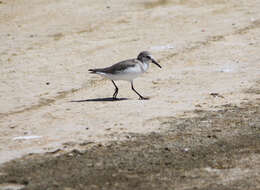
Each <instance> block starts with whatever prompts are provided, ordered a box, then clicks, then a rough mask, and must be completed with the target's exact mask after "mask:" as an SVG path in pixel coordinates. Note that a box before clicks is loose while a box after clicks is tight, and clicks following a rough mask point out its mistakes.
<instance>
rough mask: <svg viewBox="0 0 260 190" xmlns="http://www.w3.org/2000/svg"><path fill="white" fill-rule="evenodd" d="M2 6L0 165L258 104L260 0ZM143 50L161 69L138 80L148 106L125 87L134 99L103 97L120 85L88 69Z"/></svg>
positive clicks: (24, 1) (124, 93)
mask: <svg viewBox="0 0 260 190" xmlns="http://www.w3.org/2000/svg"><path fill="white" fill-rule="evenodd" d="M0 2H1V3H0V42H1V43H0V105H1V107H0V153H1V156H0V163H3V162H6V161H8V160H11V159H14V158H17V157H21V156H22V155H26V154H30V153H36V152H49V151H55V150H57V149H61V150H62V151H67V150H70V149H72V148H75V147H76V148H82V146H80V144H88V143H90V142H94V143H106V142H108V141H111V140H124V139H126V138H127V135H126V134H128V133H129V132H134V133H140V134H145V133H149V132H152V131H156V132H158V131H160V130H163V127H164V126H163V125H160V118H167V117H180V116H181V117H189V116H191V115H192V112H187V111H192V110H194V109H198V108H199V109H201V110H215V109H217V108H218V106H222V105H226V104H234V105H240V104H241V102H249V101H251V100H254V99H256V98H259V93H247V91H246V90H247V89H250V88H252V87H253V86H254V85H255V84H256V81H258V80H259V79H260V77H259V76H260V54H259V52H260V11H259V10H260V1H259V0H249V1H243V0H230V1H225V0H196V1H189V0H183V1H181V0H179V1H178V0H172V1H170V0H169V1H167V0H158V1H148V0H146V1H138V0H133V1H126V0H124V1H122V0H110V1H95V0H88V1H84V0H78V1H72V0H69V1H61V0H55V1H53V0H44V1H43V0H37V1H31V0H19V1H18V0H8V1H7V0H1V1H0ZM143 50H149V51H151V52H152V54H153V55H154V57H155V58H157V59H158V60H159V62H160V64H161V65H162V69H159V68H158V67H156V66H151V68H150V70H149V72H148V73H147V74H145V75H144V76H143V77H141V78H138V79H137V80H136V81H135V88H136V89H137V90H138V91H139V92H140V93H141V94H143V95H144V96H149V97H150V100H148V101H140V100H138V97H137V96H136V95H135V94H134V92H132V91H131V89H130V84H129V83H127V82H118V83H117V84H118V86H119V95H118V96H119V97H120V98H128V99H127V100H122V101H116V102H114V101H102V100H106V99H104V98H108V97H111V96H112V94H113V91H114V88H113V84H112V83H111V82H110V81H107V80H103V79H101V78H100V77H99V76H95V75H90V74H88V69H89V68H96V67H105V66H109V65H111V64H113V63H115V62H118V61H121V60H124V59H128V58H134V57H136V56H137V54H138V53H139V52H140V51H143ZM211 93H213V95H210V94H211ZM214 93H217V95H216V96H214ZM84 100H86V101H84ZM71 101H78V102H71ZM23 136H25V139H21V138H20V137H23ZM28 136H29V137H28ZM18 137H19V138H20V139H19V138H18ZM30 137H31V138H30ZM83 148H84V147H83Z"/></svg>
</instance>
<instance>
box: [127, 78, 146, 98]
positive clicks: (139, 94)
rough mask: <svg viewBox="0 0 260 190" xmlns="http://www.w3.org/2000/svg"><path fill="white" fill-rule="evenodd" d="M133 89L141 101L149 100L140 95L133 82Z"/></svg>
mask: <svg viewBox="0 0 260 190" xmlns="http://www.w3.org/2000/svg"><path fill="white" fill-rule="evenodd" d="M131 87H132V90H133V91H134V92H135V93H136V94H137V95H138V96H139V99H140V100H147V99H148V98H145V97H143V96H142V95H141V94H139V93H138V92H137V91H136V90H135V89H134V84H133V81H131Z"/></svg>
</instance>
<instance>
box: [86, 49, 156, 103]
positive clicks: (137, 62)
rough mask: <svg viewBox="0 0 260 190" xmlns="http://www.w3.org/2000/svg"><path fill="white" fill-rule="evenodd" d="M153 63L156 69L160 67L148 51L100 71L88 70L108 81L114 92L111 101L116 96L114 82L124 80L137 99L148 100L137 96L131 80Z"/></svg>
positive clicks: (116, 88)
mask: <svg viewBox="0 0 260 190" xmlns="http://www.w3.org/2000/svg"><path fill="white" fill-rule="evenodd" d="M151 62H152V63H154V64H155V65H157V66H158V67H160V68H161V66H160V65H159V64H158V63H157V61H156V60H155V59H154V58H153V56H152V55H151V54H150V53H149V52H148V51H143V52H141V53H139V55H138V56H137V58H135V59H127V60H124V61H121V62H119V63H116V64H114V65H112V66H110V67H106V68H101V69H89V71H91V73H94V74H99V75H101V76H102V77H104V78H107V79H110V80H111V81H112V83H113V84H114V86H115V92H114V94H113V99H114V100H116V99H117V98H116V96H117V94H118V87H117V86H116V83H115V82H114V81H115V80H125V81H129V82H130V83H131V87H132V90H133V91H134V92H135V93H136V94H137V95H138V96H139V99H141V100H143V99H148V98H145V97H143V96H142V95H141V94H139V93H138V92H137V91H136V90H135V89H134V85H133V80H134V79H135V78H136V77H139V76H140V75H142V74H143V73H144V72H146V71H147V70H148V68H149V63H151Z"/></svg>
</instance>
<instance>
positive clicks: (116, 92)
mask: <svg viewBox="0 0 260 190" xmlns="http://www.w3.org/2000/svg"><path fill="white" fill-rule="evenodd" d="M111 81H112V83H113V84H114V86H115V92H114V94H113V99H114V100H116V96H117V94H118V87H117V86H116V83H115V82H114V81H113V80H111Z"/></svg>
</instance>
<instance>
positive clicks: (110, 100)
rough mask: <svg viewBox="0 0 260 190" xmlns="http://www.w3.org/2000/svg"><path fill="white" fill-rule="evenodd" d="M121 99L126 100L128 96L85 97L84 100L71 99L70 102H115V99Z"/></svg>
mask: <svg viewBox="0 0 260 190" xmlns="http://www.w3.org/2000/svg"><path fill="white" fill-rule="evenodd" d="M122 100H128V98H117V99H114V98H94V99H86V100H71V101H70V102H116V101H122Z"/></svg>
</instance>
